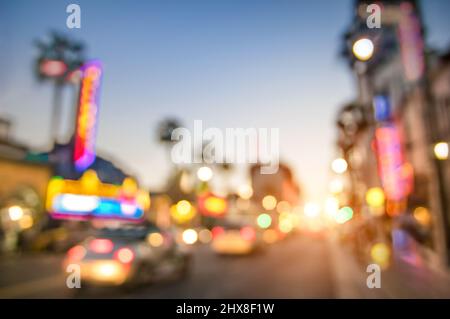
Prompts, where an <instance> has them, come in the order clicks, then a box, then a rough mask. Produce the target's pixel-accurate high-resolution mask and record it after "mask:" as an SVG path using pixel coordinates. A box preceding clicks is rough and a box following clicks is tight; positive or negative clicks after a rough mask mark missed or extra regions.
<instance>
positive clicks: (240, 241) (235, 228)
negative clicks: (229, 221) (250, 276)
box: [211, 225, 262, 255]
mask: <svg viewBox="0 0 450 319" xmlns="http://www.w3.org/2000/svg"><path fill="white" fill-rule="evenodd" d="M211 232H212V237H213V239H212V242H211V248H212V250H213V251H214V252H216V253H217V254H220V255H247V254H250V253H252V252H255V251H256V250H258V249H259V248H260V247H261V243H262V242H261V240H260V238H259V237H260V236H259V234H258V233H257V231H256V230H255V227H252V226H249V225H246V226H239V225H225V226H216V227H214V228H213V229H212V230H211Z"/></svg>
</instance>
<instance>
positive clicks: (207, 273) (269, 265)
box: [0, 236, 335, 298]
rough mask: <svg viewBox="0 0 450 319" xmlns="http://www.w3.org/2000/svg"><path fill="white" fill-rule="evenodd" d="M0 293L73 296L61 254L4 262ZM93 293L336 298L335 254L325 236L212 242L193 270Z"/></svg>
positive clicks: (196, 256) (91, 294)
mask: <svg viewBox="0 0 450 319" xmlns="http://www.w3.org/2000/svg"><path fill="white" fill-rule="evenodd" d="M0 274H1V275H0V298H17V297H23V298H70V297H77V295H76V294H74V289H68V288H66V287H65V276H64V273H63V272H62V270H61V268H60V257H58V256H51V255H47V256H26V257H15V258H8V259H5V260H3V261H2V262H0ZM82 296H83V297H94V298H96V297H97V298H103V297H107V298H333V297H335V294H334V287H333V278H332V271H331V263H330V255H329V249H328V246H327V242H326V241H325V240H323V239H317V238H310V237H305V236H295V237H292V238H288V239H286V240H284V241H283V242H280V243H277V244H274V245H272V246H270V247H268V249H266V250H264V251H262V252H260V253H257V254H254V255H250V256H244V257H224V256H218V255H216V254H214V253H213V252H212V251H211V250H210V249H209V247H208V246H198V247H196V248H195V250H194V254H193V259H192V265H191V271H190V274H189V275H188V276H187V277H186V278H184V279H183V280H174V279H166V280H159V281H158V282H156V283H153V284H151V285H147V286H144V287H139V288H137V289H135V290H132V291H123V290H118V289H95V290H92V291H90V292H89V293H88V294H87V295H82Z"/></svg>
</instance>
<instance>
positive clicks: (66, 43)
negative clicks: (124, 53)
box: [35, 32, 84, 142]
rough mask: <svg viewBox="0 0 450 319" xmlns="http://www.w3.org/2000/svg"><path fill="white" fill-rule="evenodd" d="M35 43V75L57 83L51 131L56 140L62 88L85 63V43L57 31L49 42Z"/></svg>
mask: <svg viewBox="0 0 450 319" xmlns="http://www.w3.org/2000/svg"><path fill="white" fill-rule="evenodd" d="M35 45H36V47H37V48H38V49H39V55H38V56H37V58H36V63H35V75H36V77H37V79H38V81H40V82H42V81H46V80H51V81H53V82H54V84H55V93H54V96H53V112H52V121H51V132H52V138H53V140H54V142H56V139H57V134H58V128H59V122H60V113H61V98H62V89H63V87H64V85H65V84H66V83H67V80H68V78H69V76H70V75H71V74H72V73H73V71H75V70H77V69H78V68H79V67H80V66H81V65H82V64H83V61H84V57H83V51H84V45H83V44H82V43H81V42H78V41H74V40H71V39H69V38H67V37H65V36H63V35H61V34H59V33H57V32H52V33H51V34H50V39H49V41H48V42H44V41H41V40H37V41H36V42H35Z"/></svg>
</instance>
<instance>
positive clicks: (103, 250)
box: [89, 239, 114, 254]
mask: <svg viewBox="0 0 450 319" xmlns="http://www.w3.org/2000/svg"><path fill="white" fill-rule="evenodd" d="M89 248H90V249H91V250H92V251H93V252H94V253H97V254H108V253H110V252H112V251H113V248H114V244H113V242H112V241H111V240H109V239H94V240H92V241H91V242H90V244H89Z"/></svg>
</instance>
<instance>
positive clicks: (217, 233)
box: [211, 226, 225, 238]
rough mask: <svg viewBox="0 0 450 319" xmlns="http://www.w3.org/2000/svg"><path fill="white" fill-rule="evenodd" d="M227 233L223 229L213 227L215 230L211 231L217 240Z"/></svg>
mask: <svg viewBox="0 0 450 319" xmlns="http://www.w3.org/2000/svg"><path fill="white" fill-rule="evenodd" d="M224 232H225V230H224V229H223V227H219V226H216V227H213V229H211V234H212V236H213V238H216V237H217V236H219V235H221V234H223V233H224Z"/></svg>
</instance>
